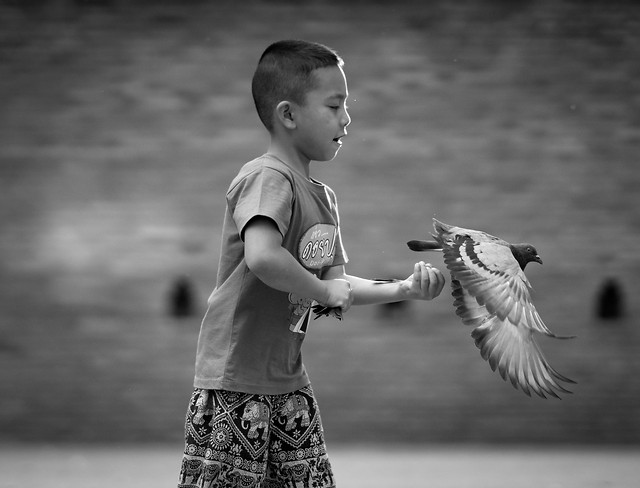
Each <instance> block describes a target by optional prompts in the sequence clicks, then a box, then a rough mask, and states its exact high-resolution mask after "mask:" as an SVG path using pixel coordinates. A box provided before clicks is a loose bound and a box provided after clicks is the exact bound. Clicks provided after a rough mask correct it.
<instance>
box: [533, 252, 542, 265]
mask: <svg viewBox="0 0 640 488" xmlns="http://www.w3.org/2000/svg"><path fill="white" fill-rule="evenodd" d="M533 260H534V261H535V262H536V263H540V264H542V259H540V256H538V255H537V254H536V255H535V257H534V258H533Z"/></svg>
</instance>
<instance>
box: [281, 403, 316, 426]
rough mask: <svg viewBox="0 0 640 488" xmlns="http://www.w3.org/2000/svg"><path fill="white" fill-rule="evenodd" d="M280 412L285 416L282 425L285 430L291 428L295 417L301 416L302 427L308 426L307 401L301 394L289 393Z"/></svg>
mask: <svg viewBox="0 0 640 488" xmlns="http://www.w3.org/2000/svg"><path fill="white" fill-rule="evenodd" d="M280 413H281V414H282V416H284V417H286V418H287V424H286V425H285V426H284V428H285V430H291V429H293V428H294V427H295V421H296V419H297V418H300V417H302V421H301V425H302V427H308V426H309V423H310V418H309V402H308V401H307V399H306V398H305V397H303V396H301V395H291V396H290V397H289V398H288V399H287V401H286V402H285V403H284V405H283V406H282V409H281V410H280Z"/></svg>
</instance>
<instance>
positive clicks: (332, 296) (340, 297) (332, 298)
mask: <svg viewBox="0 0 640 488" xmlns="http://www.w3.org/2000/svg"><path fill="white" fill-rule="evenodd" d="M323 283H324V284H325V286H326V290H327V298H326V300H325V301H322V302H321V303H322V305H325V306H327V307H331V308H339V309H340V310H342V312H343V313H344V312H346V311H347V310H349V308H350V307H351V304H352V303H353V293H352V289H351V283H349V281H348V280H345V279H344V278H336V279H334V280H325V281H323Z"/></svg>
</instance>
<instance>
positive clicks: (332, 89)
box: [310, 66, 348, 99]
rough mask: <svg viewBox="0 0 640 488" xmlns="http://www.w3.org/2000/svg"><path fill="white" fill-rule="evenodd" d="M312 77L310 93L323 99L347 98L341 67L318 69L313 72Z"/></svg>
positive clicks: (345, 80) (345, 83)
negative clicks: (313, 79)
mask: <svg viewBox="0 0 640 488" xmlns="http://www.w3.org/2000/svg"><path fill="white" fill-rule="evenodd" d="M313 76H314V78H315V83H314V86H313V88H312V89H311V90H310V91H312V92H316V93H317V94H318V95H321V96H323V97H337V98H341V99H342V98H346V97H347V95H348V90H347V79H346V76H345V74H344V71H342V68H341V67H339V66H330V67H327V68H318V69H316V70H314V71H313Z"/></svg>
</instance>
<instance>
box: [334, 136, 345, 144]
mask: <svg viewBox="0 0 640 488" xmlns="http://www.w3.org/2000/svg"><path fill="white" fill-rule="evenodd" d="M343 137H344V135H342V136H338V137H334V138H333V142H335V143H336V144H337V145H338V146H342V140H341V139H342V138H343Z"/></svg>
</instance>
